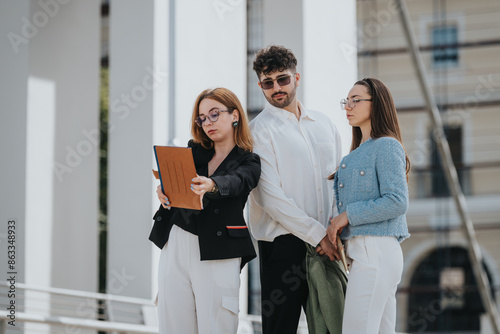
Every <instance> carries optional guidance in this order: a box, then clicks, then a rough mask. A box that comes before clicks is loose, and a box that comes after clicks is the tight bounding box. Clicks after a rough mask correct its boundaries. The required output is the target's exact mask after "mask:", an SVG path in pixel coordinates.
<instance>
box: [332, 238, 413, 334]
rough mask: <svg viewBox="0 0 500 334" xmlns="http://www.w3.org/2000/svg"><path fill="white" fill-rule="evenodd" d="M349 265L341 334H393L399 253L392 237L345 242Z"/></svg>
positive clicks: (398, 280) (401, 271)
mask: <svg viewBox="0 0 500 334" xmlns="http://www.w3.org/2000/svg"><path fill="white" fill-rule="evenodd" d="M346 255H347V257H348V258H349V259H350V261H352V262H351V266H350V268H351V269H350V271H349V280H348V283H347V291H346V297H345V306H344V318H343V323H342V333H344V334H368V333H369V334H377V333H381V334H389V333H390V334H394V333H395V332H396V289H397V285H398V284H399V282H400V280H401V274H402V273H403V253H402V251H401V246H400V245H399V242H398V241H397V239H396V238H394V237H376V236H358V237H354V238H352V239H350V240H348V241H347V242H346Z"/></svg>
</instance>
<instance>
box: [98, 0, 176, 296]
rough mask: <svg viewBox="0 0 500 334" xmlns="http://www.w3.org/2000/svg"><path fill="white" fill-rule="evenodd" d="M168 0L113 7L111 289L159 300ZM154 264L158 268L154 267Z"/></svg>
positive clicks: (125, 0)
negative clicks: (156, 152) (157, 193)
mask: <svg viewBox="0 0 500 334" xmlns="http://www.w3.org/2000/svg"><path fill="white" fill-rule="evenodd" d="M167 5H168V2H167V1H166V0H155V1H136V0H117V1H112V2H111V4H110V8H111V11H110V13H111V15H110V58H109V60H110V61H109V63H110V73H109V75H110V80H109V81H110V96H109V101H110V109H109V110H110V128H109V137H108V138H109V145H108V152H109V153H108V154H109V155H108V164H109V165H108V251H107V253H108V264H107V291H108V293H112V294H121V295H128V296H134V297H141V298H151V297H152V295H153V294H155V291H153V290H156V289H155V288H154V287H153V284H155V283H156V274H155V269H156V266H157V261H153V260H152V257H154V254H155V253H153V256H152V244H151V243H150V242H149V241H148V235H149V231H150V229H151V223H152V215H153V209H152V208H153V207H156V203H154V202H153V200H154V197H153V195H154V190H155V189H154V188H155V187H156V186H155V185H154V184H153V183H154V181H153V175H152V172H151V169H152V167H153V145H154V144H158V145H165V144H166V138H167V126H168V123H167V104H166V102H167V99H166V97H167V92H168V91H167V82H168V73H167V71H166V64H167V61H168V59H167V46H168V39H167V33H168V29H167V24H168V6H167ZM153 262H154V263H153Z"/></svg>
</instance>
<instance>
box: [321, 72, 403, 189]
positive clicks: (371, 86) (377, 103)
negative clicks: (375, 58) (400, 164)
mask: <svg viewBox="0 0 500 334" xmlns="http://www.w3.org/2000/svg"><path fill="white" fill-rule="evenodd" d="M356 85H360V86H364V87H366V90H367V92H368V95H370V97H371V98H372V110H371V113H370V121H371V128H372V130H371V134H370V137H372V138H374V139H375V138H380V137H392V138H395V139H397V140H398V141H399V142H400V143H401V145H403V140H402V138H401V130H400V128H399V120H398V115H397V112H396V106H395V105H394V100H393V99H392V95H391V92H390V91H389V89H388V88H387V86H386V85H384V83H383V82H382V81H380V80H378V79H374V78H364V79H363V80H359V81H357V82H356V83H355V84H354V86H356ZM362 138H363V135H362V133H361V128H359V127H356V126H353V127H352V142H351V152H352V151H354V150H355V149H357V148H358V147H359V145H361V140H362ZM403 148H404V146H403ZM405 152H406V151H405ZM409 173H410V159H409V158H408V154H406V180H407V181H408V174H409ZM334 175H335V173H334V174H333V175H331V176H330V177H329V178H328V179H330V180H331V179H333V177H334Z"/></svg>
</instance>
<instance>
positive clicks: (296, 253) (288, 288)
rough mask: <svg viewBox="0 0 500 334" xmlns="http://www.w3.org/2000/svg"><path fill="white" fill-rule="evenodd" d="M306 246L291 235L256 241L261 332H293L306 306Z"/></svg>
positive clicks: (266, 333) (291, 333)
mask: <svg viewBox="0 0 500 334" xmlns="http://www.w3.org/2000/svg"><path fill="white" fill-rule="evenodd" d="M305 257H306V246H305V243H304V241H302V240H301V239H299V238H297V237H295V236H294V235H292V234H286V235H282V236H279V237H277V238H276V239H274V241H273V242H267V241H259V258H260V284H261V302H262V304H261V309H262V333H263V334H278V333H279V334H296V333H297V327H298V324H299V318H300V312H301V308H302V307H304V308H305V306H306V300H307V295H308V292H309V289H308V287H307V281H306V267H305V266H306V262H305Z"/></svg>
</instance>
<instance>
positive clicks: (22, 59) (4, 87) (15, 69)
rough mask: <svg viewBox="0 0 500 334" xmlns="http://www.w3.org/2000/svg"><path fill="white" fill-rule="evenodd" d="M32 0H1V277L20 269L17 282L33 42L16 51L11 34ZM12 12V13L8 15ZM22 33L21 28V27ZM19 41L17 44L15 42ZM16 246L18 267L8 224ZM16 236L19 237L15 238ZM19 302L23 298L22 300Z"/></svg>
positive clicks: (21, 255)
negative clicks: (10, 260)
mask: <svg viewBox="0 0 500 334" xmlns="http://www.w3.org/2000/svg"><path fill="white" fill-rule="evenodd" d="M29 8H30V6H29V2H26V1H1V2H0V36H3V38H0V73H2V75H1V76H0V101H2V108H1V109H0V157H1V158H0V161H1V162H0V184H1V185H2V186H1V190H0V253H1V254H2V256H0V280H1V281H5V280H7V279H8V278H9V277H10V276H11V275H9V276H7V272H17V274H15V275H14V276H15V278H16V281H17V282H24V280H25V266H24V258H25V252H24V247H25V232H26V231H25V223H26V221H25V220H26V180H25V175H26V117H27V115H26V113H27V102H26V99H27V93H28V76H29V45H23V48H22V50H19V52H16V51H15V49H14V47H13V44H12V43H11V42H10V40H9V38H5V37H9V36H13V34H12V33H14V31H18V30H19V29H20V24H19V19H20V18H21V17H23V16H29V14H30V10H29ZM7 13H8V15H6V14H7ZM18 34H19V31H18ZM14 45H15V44H14ZM9 221H12V222H13V223H11V224H10V225H12V226H13V227H12V228H11V229H12V230H13V232H14V233H15V234H14V236H12V237H11V240H12V243H11V244H10V245H13V246H15V249H14V251H15V259H14V260H15V261H16V263H15V264H14V267H12V268H10V267H9V266H8V258H7V254H8V253H7V252H8V246H9V243H8V240H9V239H8V228H7V226H8V225H9V223H8V222H9ZM11 233H12V232H11ZM14 238H15V239H14ZM18 302H19V301H18Z"/></svg>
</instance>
